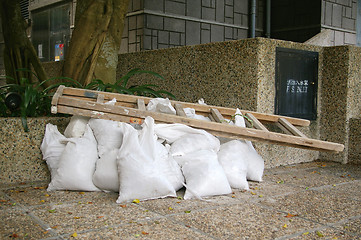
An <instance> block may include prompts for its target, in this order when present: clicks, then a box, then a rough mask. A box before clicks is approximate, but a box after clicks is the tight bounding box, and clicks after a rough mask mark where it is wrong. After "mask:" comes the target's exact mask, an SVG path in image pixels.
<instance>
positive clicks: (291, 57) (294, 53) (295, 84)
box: [275, 48, 318, 120]
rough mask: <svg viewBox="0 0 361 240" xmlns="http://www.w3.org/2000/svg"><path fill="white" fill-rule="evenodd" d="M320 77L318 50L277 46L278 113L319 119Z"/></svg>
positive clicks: (276, 111)
mask: <svg viewBox="0 0 361 240" xmlns="http://www.w3.org/2000/svg"><path fill="white" fill-rule="evenodd" d="M317 80H318V53H317V52H310V51H303V50H295V49H288V48H277V49H276V101H275V113H276V114H278V115H283V116H289V117H297V118H304V119H308V120H315V119H316V117H317Z"/></svg>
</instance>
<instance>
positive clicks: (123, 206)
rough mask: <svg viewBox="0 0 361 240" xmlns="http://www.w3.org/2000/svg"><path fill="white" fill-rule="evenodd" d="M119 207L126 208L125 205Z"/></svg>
mask: <svg viewBox="0 0 361 240" xmlns="http://www.w3.org/2000/svg"><path fill="white" fill-rule="evenodd" d="M119 206H120V207H122V208H125V207H127V205H119Z"/></svg>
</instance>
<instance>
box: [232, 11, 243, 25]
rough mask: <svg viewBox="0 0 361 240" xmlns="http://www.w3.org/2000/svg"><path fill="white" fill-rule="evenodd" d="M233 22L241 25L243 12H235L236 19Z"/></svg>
mask: <svg viewBox="0 0 361 240" xmlns="http://www.w3.org/2000/svg"><path fill="white" fill-rule="evenodd" d="M233 24H235V25H239V26H241V25H242V14H239V13H234V21H233Z"/></svg>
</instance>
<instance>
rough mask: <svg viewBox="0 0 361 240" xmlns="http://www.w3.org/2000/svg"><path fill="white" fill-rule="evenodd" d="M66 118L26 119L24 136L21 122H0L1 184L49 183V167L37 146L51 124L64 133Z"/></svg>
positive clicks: (18, 120) (2, 119)
mask: <svg viewBox="0 0 361 240" xmlns="http://www.w3.org/2000/svg"><path fill="white" fill-rule="evenodd" d="M68 122H69V118H61V117H50V118H49V117H39V118H28V127H29V129H30V131H29V132H27V133H26V132H24V130H23V127H22V125H21V120H20V118H0V136H1V141H0V149H1V151H0V183H15V182H30V181H41V180H49V179H50V175H49V171H48V167H47V165H46V163H45V161H43V159H42V155H41V151H40V145H41V142H42V140H43V138H44V133H45V125H46V124H47V123H52V124H54V125H57V126H58V129H59V131H61V132H64V130H65V127H66V125H67V123H68Z"/></svg>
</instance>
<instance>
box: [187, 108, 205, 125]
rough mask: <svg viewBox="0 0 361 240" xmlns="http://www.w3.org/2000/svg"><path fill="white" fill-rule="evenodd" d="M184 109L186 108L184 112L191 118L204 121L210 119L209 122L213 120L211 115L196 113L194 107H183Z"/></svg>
mask: <svg viewBox="0 0 361 240" xmlns="http://www.w3.org/2000/svg"><path fill="white" fill-rule="evenodd" d="M183 110H184V113H185V114H186V116H187V117H189V118H194V119H198V120H204V121H208V122H210V121H211V119H209V117H205V116H203V115H199V114H196V110H195V109H194V108H183Z"/></svg>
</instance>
